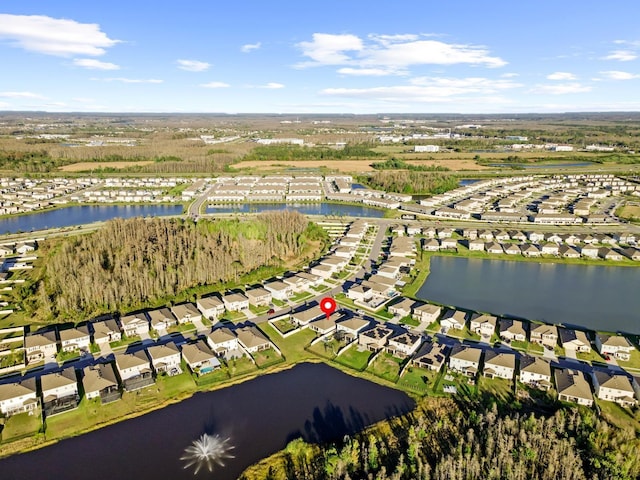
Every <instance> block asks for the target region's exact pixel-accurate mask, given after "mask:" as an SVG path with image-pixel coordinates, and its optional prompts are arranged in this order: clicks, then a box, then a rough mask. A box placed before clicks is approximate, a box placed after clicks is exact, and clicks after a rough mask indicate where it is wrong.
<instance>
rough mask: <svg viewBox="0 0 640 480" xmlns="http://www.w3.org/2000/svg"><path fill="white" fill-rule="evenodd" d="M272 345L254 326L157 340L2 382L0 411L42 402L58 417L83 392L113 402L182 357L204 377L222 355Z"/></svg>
mask: <svg viewBox="0 0 640 480" xmlns="http://www.w3.org/2000/svg"><path fill="white" fill-rule="evenodd" d="M272 347H273V344H272V343H271V341H270V340H269V338H268V337H267V336H266V335H265V334H264V333H262V331H261V330H259V329H258V328H257V327H255V326H251V325H249V326H244V327H238V328H235V329H233V330H231V329H228V328H219V329H216V330H213V332H211V333H210V334H209V335H207V337H206V339H197V340H196V341H194V342H191V343H187V344H184V345H182V346H181V347H179V346H178V345H176V344H175V343H173V342H168V343H165V344H156V345H152V346H149V347H147V348H145V349H141V350H138V351H135V352H128V353H116V354H115V355H114V357H115V359H114V361H113V363H111V362H109V363H95V364H92V365H88V366H86V367H84V368H83V369H82V370H76V369H75V368H74V367H73V366H69V367H66V368H64V369H62V370H60V371H57V372H52V373H44V374H42V375H40V376H39V377H31V378H21V379H20V380H18V381H15V380H14V381H11V382H8V383H5V384H0V413H1V414H2V415H4V416H10V415H14V414H18V413H24V412H31V413H34V412H36V411H37V409H38V407H39V406H42V410H43V412H44V414H45V416H50V415H55V414H58V413H62V412H64V411H67V410H71V409H73V408H76V407H77V406H78V404H79V402H80V395H79V394H80V392H81V391H83V392H84V394H85V396H86V398H87V399H94V398H99V399H100V401H101V402H102V403H108V402H112V401H115V400H118V399H120V397H121V392H122V390H124V391H129V392H130V391H135V390H138V389H140V388H144V387H147V386H149V385H152V384H153V383H154V382H155V377H156V376H157V375H160V374H164V373H166V374H169V375H174V374H179V373H182V369H181V363H182V361H184V362H185V363H186V365H187V366H188V367H189V369H190V370H191V371H192V372H193V373H194V374H195V375H205V374H207V373H210V372H212V371H214V370H216V369H218V368H220V366H221V363H220V360H219V359H218V357H219V356H221V355H225V354H228V353H230V354H232V355H233V356H242V355H251V354H252V353H255V352H258V351H261V350H266V349H269V348H272ZM80 386H81V389H80Z"/></svg>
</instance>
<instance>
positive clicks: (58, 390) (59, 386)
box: [40, 367, 80, 417]
mask: <svg viewBox="0 0 640 480" xmlns="http://www.w3.org/2000/svg"><path fill="white" fill-rule="evenodd" d="M40 386H41V389H42V410H43V411H44V413H45V415H46V416H47V417H50V416H51V415H55V414H57V413H62V412H66V411H67V410H72V409H74V408H77V406H78V402H79V401H80V397H79V395H78V377H77V376H76V370H75V368H73V367H68V368H65V369H64V370H62V371H60V372H56V373H48V374H45V375H42V376H41V377H40Z"/></svg>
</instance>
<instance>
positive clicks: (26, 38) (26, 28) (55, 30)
mask: <svg viewBox="0 0 640 480" xmlns="http://www.w3.org/2000/svg"><path fill="white" fill-rule="evenodd" d="M0 39H6V40H8V41H9V42H10V43H11V44H12V45H14V46H16V47H20V48H24V49H25V50H29V51H33V52H39V53H44V54H46V55H58V56H71V55H91V56H98V55H103V54H104V53H105V52H106V50H105V49H107V48H109V47H112V46H114V45H115V44H116V43H118V42H119V41H118V40H113V39H111V38H109V37H108V36H107V35H106V34H105V33H104V32H102V31H101V30H100V25H98V24H96V23H79V22H76V21H75V20H68V19H63V18H52V17H47V16H44V15H11V14H0Z"/></svg>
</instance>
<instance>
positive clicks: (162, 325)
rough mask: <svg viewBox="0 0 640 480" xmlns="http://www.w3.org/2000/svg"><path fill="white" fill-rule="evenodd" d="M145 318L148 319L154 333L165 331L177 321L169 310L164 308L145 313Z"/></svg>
mask: <svg viewBox="0 0 640 480" xmlns="http://www.w3.org/2000/svg"><path fill="white" fill-rule="evenodd" d="M147 316H148V317H149V323H151V328H152V329H153V330H155V331H158V330H167V329H168V328H169V327H172V326H173V325H175V324H176V323H178V320H176V317H174V316H173V313H171V310H169V309H168V308H166V307H163V308H158V309H156V310H149V311H147Z"/></svg>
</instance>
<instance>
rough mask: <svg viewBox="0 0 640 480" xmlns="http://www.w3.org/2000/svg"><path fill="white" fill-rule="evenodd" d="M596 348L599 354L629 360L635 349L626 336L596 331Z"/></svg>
mask: <svg viewBox="0 0 640 480" xmlns="http://www.w3.org/2000/svg"><path fill="white" fill-rule="evenodd" d="M596 348H597V349H598V352H600V354H601V355H611V356H613V357H615V358H616V359H618V360H622V361H629V359H630V358H631V352H632V351H633V350H635V348H634V346H633V345H632V343H631V342H630V341H629V339H628V338H627V337H623V336H621V335H606V334H604V333H596Z"/></svg>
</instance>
